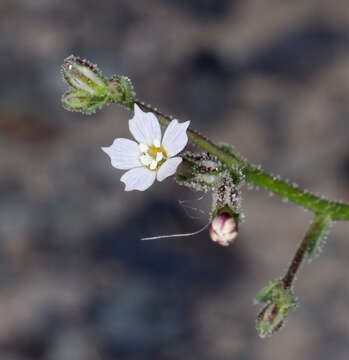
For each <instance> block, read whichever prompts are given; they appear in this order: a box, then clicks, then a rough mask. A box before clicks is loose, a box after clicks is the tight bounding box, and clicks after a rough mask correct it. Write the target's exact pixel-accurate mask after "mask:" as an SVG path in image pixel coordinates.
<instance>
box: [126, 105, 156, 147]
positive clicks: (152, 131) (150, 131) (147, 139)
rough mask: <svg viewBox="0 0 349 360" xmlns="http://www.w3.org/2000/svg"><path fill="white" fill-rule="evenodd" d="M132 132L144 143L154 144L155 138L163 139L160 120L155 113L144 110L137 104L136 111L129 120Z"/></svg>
mask: <svg viewBox="0 0 349 360" xmlns="http://www.w3.org/2000/svg"><path fill="white" fill-rule="evenodd" d="M128 124H129V128H130V131H131V134H132V135H133V137H134V138H135V139H136V140H137V141H138V142H139V143H142V144H146V145H149V146H151V145H153V141H154V139H161V129H160V124H159V120H158V119H157V118H156V116H155V115H154V114H153V113H150V112H148V113H146V112H143V111H142V110H141V109H140V108H139V107H138V105H136V104H135V113H134V116H133V118H132V119H131V120H129V122H128Z"/></svg>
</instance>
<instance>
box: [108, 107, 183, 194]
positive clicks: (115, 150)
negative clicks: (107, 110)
mask: <svg viewBox="0 0 349 360" xmlns="http://www.w3.org/2000/svg"><path fill="white" fill-rule="evenodd" d="M189 124H190V121H186V122H184V123H179V122H178V121H177V120H172V121H171V122H170V124H169V125H168V126H167V128H166V131H165V134H164V137H163V138H162V141H161V128H160V124H159V121H158V119H157V118H156V116H155V115H154V114H153V113H150V112H147V113H146V112H143V111H142V110H141V109H140V108H139V107H138V106H137V105H136V104H135V106H134V117H133V118H132V119H131V120H129V129H130V132H131V134H132V135H133V137H134V138H135V139H136V140H137V142H135V141H133V140H128V139H121V138H120V139H115V140H114V142H113V144H112V145H111V146H109V147H102V150H103V151H104V152H106V153H107V154H108V155H109V156H110V159H111V164H112V166H114V167H115V168H117V169H121V170H128V171H127V172H126V173H125V174H124V175H122V177H121V179H120V181H122V182H124V183H125V185H126V186H125V191H131V190H140V191H144V190H146V189H148V188H149V187H150V186H151V185H152V184H153V182H154V181H155V178H156V179H157V180H158V181H162V180H164V179H166V178H167V177H169V176H171V175H173V174H174V173H175V172H176V170H177V167H178V165H179V164H180V163H181V162H182V158H181V157H179V156H175V155H177V154H178V153H179V152H180V151H182V150H183V149H184V147H185V146H186V145H187V142H188V136H187V129H188V126H189Z"/></svg>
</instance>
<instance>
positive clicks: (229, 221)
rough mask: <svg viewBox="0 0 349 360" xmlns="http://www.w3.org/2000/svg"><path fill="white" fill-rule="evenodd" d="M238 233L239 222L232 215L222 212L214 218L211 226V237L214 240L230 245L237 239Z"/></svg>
mask: <svg viewBox="0 0 349 360" xmlns="http://www.w3.org/2000/svg"><path fill="white" fill-rule="evenodd" d="M237 234H238V226H237V222H236V220H235V218H234V217H233V216H232V215H230V214H228V213H222V214H220V215H216V216H215V217H214V218H213V220H212V223H211V226H210V237H211V239H212V241H214V242H217V243H218V244H219V245H222V246H228V245H229V244H230V243H232V242H233V241H234V240H235V238H236V236H237Z"/></svg>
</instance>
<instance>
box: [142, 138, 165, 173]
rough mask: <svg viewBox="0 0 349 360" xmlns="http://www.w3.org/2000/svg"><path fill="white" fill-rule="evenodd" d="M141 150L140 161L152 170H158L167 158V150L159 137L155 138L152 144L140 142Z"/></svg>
mask: <svg viewBox="0 0 349 360" xmlns="http://www.w3.org/2000/svg"><path fill="white" fill-rule="evenodd" d="M139 150H140V151H141V155H140V157H139V160H140V162H141V163H142V164H143V165H144V166H145V167H146V168H148V169H149V170H152V171H157V170H158V169H159V168H160V166H161V165H162V164H163V163H164V162H165V161H166V159H167V154H166V151H165V149H164V148H163V147H162V146H161V144H160V140H158V139H155V140H154V141H153V145H151V146H148V145H146V144H142V143H141V144H139Z"/></svg>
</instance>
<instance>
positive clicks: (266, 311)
mask: <svg viewBox="0 0 349 360" xmlns="http://www.w3.org/2000/svg"><path fill="white" fill-rule="evenodd" d="M286 316H287V309H286V308H283V307H280V306H279V305H278V304H274V303H270V304H267V305H266V306H265V307H264V308H263V309H262V311H261V312H260V313H259V315H258V317H257V321H256V329H257V332H258V334H259V336H260V337H261V338H264V337H266V336H271V335H273V334H274V333H276V332H277V331H278V330H280V329H281V328H282V325H283V324H284V321H285V318H286Z"/></svg>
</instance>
